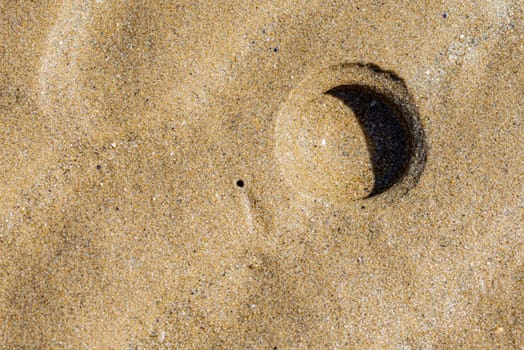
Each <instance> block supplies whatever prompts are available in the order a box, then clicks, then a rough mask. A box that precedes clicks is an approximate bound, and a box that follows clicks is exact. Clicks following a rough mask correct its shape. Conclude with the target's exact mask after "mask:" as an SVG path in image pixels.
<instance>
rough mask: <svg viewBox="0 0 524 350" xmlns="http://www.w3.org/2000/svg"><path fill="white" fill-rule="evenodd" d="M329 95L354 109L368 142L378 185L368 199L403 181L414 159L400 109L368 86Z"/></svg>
mask: <svg viewBox="0 0 524 350" xmlns="http://www.w3.org/2000/svg"><path fill="white" fill-rule="evenodd" d="M326 94H328V95H331V96H333V97H336V98H338V99H340V100H341V101H342V102H344V104H345V105H346V106H348V107H349V108H351V110H352V111H353V115H354V116H355V118H356V119H357V121H358V123H359V125H360V127H361V129H362V132H363V134H364V136H365V139H366V144H367V150H368V152H369V158H370V161H371V165H372V169H373V175H374V184H373V187H372V190H371V192H370V194H369V195H368V197H371V196H374V195H377V194H380V193H382V192H384V191H385V190H387V189H388V188H390V187H391V186H393V185H394V184H395V183H396V182H397V180H399V179H400V178H401V177H402V175H403V173H404V171H405V170H406V167H407V165H408V162H409V158H410V156H411V146H412V144H413V142H412V140H411V132H410V131H409V127H408V124H407V122H406V120H405V119H404V117H403V115H402V112H401V111H400V109H399V108H398V107H397V106H395V105H394V103H392V102H391V101H390V100H389V99H388V98H387V97H386V96H384V95H381V94H379V93H377V92H376V91H374V89H373V88H372V87H370V86H365V85H341V86H337V87H335V88H333V89H331V90H329V91H327V92H326Z"/></svg>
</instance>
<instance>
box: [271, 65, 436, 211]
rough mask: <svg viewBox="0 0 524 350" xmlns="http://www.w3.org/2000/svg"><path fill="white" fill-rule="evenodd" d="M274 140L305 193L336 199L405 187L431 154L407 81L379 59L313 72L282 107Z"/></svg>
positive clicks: (285, 170)
mask: <svg viewBox="0 0 524 350" xmlns="http://www.w3.org/2000/svg"><path fill="white" fill-rule="evenodd" d="M275 142H276V144H275V157H276V159H277V160H278V161H279V164H280V167H281V169H282V175H283V176H284V178H285V180H286V181H287V182H288V183H289V184H290V185H291V186H292V187H293V188H294V189H295V190H296V191H297V192H299V193H300V194H302V195H304V196H306V197H311V198H315V199H320V200H322V201H325V202H330V203H333V204H337V205H338V204H344V203H348V202H351V201H355V200H367V199H370V198H372V197H377V198H379V197H380V198H386V197H389V198H396V197H398V196H400V195H403V194H405V193H407V192H408V191H409V190H410V189H411V188H413V187H414V186H415V185H416V183H417V181H418V179H419V177H420V174H421V173H422V170H423V168H424V164H425V161H426V148H425V139H424V132H423V130H422V126H421V123H420V120H419V117H418V111H417V108H416V105H415V104H414V102H413V99H412V97H411V94H410V93H409V91H408V88H407V86H406V84H405V82H404V81H403V80H402V79H401V78H400V77H398V75H396V74H395V73H393V72H391V71H384V70H382V69H381V68H379V67H378V66H376V65H373V64H362V63H344V64H340V65H335V66H331V67H327V68H325V69H323V70H319V71H316V72H313V73H312V74H310V75H308V76H307V77H306V78H305V79H304V80H303V81H302V82H301V83H300V84H299V85H298V86H296V87H295V88H294V89H293V90H292V92H291V93H290V95H289V97H288V99H287V100H286V102H285V103H284V105H283V106H282V108H281V110H280V111H279V115H278V119H277V122H276V130H275ZM379 195H380V196H379Z"/></svg>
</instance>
